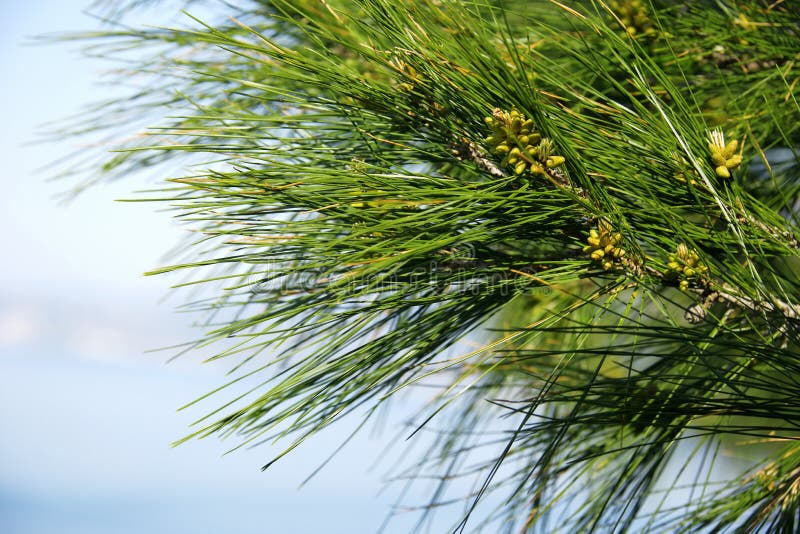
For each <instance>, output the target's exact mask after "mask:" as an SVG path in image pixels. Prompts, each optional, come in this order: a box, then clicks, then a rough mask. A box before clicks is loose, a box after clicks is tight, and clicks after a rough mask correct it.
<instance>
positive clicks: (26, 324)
mask: <svg viewBox="0 0 800 534" xmlns="http://www.w3.org/2000/svg"><path fill="white" fill-rule="evenodd" d="M41 332H42V321H41V317H40V315H39V314H38V313H37V312H36V310H35V309H34V308H31V307H26V306H11V307H8V308H5V309H3V310H0V346H4V347H6V346H17V345H22V344H25V343H29V342H31V341H32V340H34V339H35V338H36V337H37V336H39V335H40V334H41Z"/></svg>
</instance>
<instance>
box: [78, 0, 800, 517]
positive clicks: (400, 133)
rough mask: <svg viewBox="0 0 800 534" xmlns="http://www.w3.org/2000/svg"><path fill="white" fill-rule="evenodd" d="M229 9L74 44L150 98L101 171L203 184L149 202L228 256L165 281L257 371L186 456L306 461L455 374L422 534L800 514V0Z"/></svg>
mask: <svg viewBox="0 0 800 534" xmlns="http://www.w3.org/2000/svg"><path fill="white" fill-rule="evenodd" d="M106 7H110V8H111V9H112V11H113V10H118V9H122V10H124V9H126V8H129V7H131V4H130V3H129V2H128V3H124V2H123V3H117V4H113V5H112V4H106ZM229 9H230V13H229V14H230V15H231V17H230V18H227V19H220V20H213V21H211V20H208V21H207V20H200V19H191V20H189V21H188V23H187V24H186V25H185V26H184V27H181V28H155V29H131V28H127V27H124V26H122V25H121V24H120V25H119V26H116V27H112V28H111V29H109V30H108V31H103V32H98V33H94V34H82V35H77V36H73V37H75V38H79V39H82V40H84V41H87V40H88V46H90V50H91V51H92V52H93V53H96V54H100V55H104V56H106V57H114V58H117V59H125V60H126V61H127V62H128V63H127V64H125V65H124V66H123V67H122V70H121V72H120V76H121V77H123V78H124V79H125V80H127V81H132V82H133V83H137V84H138V85H137V86H138V87H139V89H138V90H137V91H136V94H135V95H132V97H131V98H129V99H121V100H115V101H113V102H108V103H106V104H104V105H102V106H101V107H98V108H97V110H96V112H95V113H94V114H90V115H87V116H86V117H84V119H83V122H82V123H81V126H80V128H78V130H80V131H82V132H90V133H92V134H97V133H98V132H108V133H109V134H120V133H122V134H124V135H125V139H128V140H126V141H122V142H121V143H120V145H119V146H118V151H117V152H115V153H114V154H113V156H112V157H111V158H106V159H102V160H98V159H96V158H95V159H91V158H90V159H89V160H87V164H88V166H89V168H91V169H94V170H95V171H96V173H95V174H93V175H91V177H90V178H87V183H91V182H92V181H93V180H96V179H101V178H104V177H117V176H124V175H127V174H129V173H131V172H133V171H136V170H141V169H143V168H154V169H157V170H158V169H166V168H167V167H165V165H172V167H169V168H170V169H172V170H174V169H177V176H173V177H171V178H168V179H166V182H165V185H164V186H163V187H160V188H159V189H158V191H153V192H151V193H150V195H148V200H149V201H154V202H162V203H166V204H168V205H169V206H170V207H171V208H172V209H173V210H176V216H177V217H178V218H179V219H181V220H183V221H185V223H186V224H187V225H189V227H191V228H192V229H193V230H194V231H195V234H194V235H195V236H197V239H196V241H195V242H193V243H191V245H190V246H187V247H186V249H185V251H184V259H183V260H181V261H180V262H177V263H176V264H174V265H170V266H166V267H164V268H162V269H159V270H157V271H154V273H163V272H167V271H175V270H180V271H183V272H184V273H185V275H186V276H187V279H188V282H187V283H188V284H200V285H203V286H208V289H207V290H206V294H210V295H211V297H208V298H203V299H201V300H198V301H195V302H193V303H192V304H190V305H189V306H188V307H189V308H190V309H191V310H194V311H197V312H200V313H203V312H205V313H207V317H208V320H207V322H206V323H205V326H206V330H207V334H206V335H205V337H204V338H203V339H202V341H200V342H199V343H198V344H202V345H208V344H211V345H212V346H215V347H218V348H217V351H218V352H217V356H215V358H225V359H228V360H229V361H230V362H231V367H232V373H233V375H234V376H233V378H232V380H231V384H235V383H238V382H239V381H242V380H245V379H247V380H253V379H255V380H256V384H257V385H256V386H254V387H253V388H252V390H250V391H249V393H247V394H246V395H244V396H240V397H237V398H235V399H229V398H226V397H225V393H226V391H228V389H226V388H225V387H222V388H220V390H218V391H215V392H213V396H212V395H210V398H204V399H200V400H203V402H204V403H208V402H213V401H214V400H215V399H216V402H217V404H216V405H215V406H216V407H215V408H214V409H213V411H212V412H211V413H209V414H208V416H206V417H204V418H202V419H200V420H199V421H198V422H197V427H196V429H195V431H193V433H192V434H191V435H190V436H188V437H187V438H186V439H191V438H195V437H204V436H209V435H217V436H223V437H230V438H231V439H236V440H238V441H236V444H237V445H236V446H243V445H252V444H255V443H260V442H263V441H267V440H274V439H279V440H280V443H283V444H284V446H285V452H284V454H285V453H288V452H289V451H291V450H292V449H293V448H295V447H296V446H298V445H300V444H301V443H302V442H303V441H305V440H306V439H309V438H313V436H314V435H315V434H316V433H317V432H318V431H319V430H321V429H322V428H324V427H326V426H327V425H329V424H331V423H333V422H335V421H337V420H339V419H341V418H342V417H345V416H347V415H348V414H352V413H354V412H358V413H367V414H368V416H371V415H373V414H375V413H376V410H377V408H378V407H380V406H381V405H383V404H384V403H385V402H387V401H388V400H389V399H391V398H394V396H395V395H397V394H402V393H404V392H405V391H407V390H409V389H412V388H417V387H420V386H425V387H426V388H429V389H427V390H430V388H433V390H434V391H436V394H435V396H434V397H433V398H432V400H431V403H430V405H429V409H428V411H427V412H425V413H423V414H422V415H421V416H420V420H419V421H417V424H418V425H419V427H420V428H422V429H423V430H425V429H426V428H432V429H433V428H435V429H436V432H438V435H439V436H440V437H439V439H438V441H437V448H435V449H434V450H429V451H427V452H426V453H425V454H424V455H423V457H421V458H419V461H418V462H415V463H413V464H412V465H411V466H410V467H409V470H408V472H407V473H404V474H403V475H408V476H410V477H412V478H413V477H414V476H417V477H423V478H424V477H433V478H434V479H437V480H439V484H438V485H437V487H436V491H435V493H434V494H433V495H432V499H431V502H430V506H429V507H427V508H426V509H425V510H424V511H423V513H422V514H421V523H420V527H422V526H423V525H424V523H425V520H426V518H427V513H428V512H430V511H431V510H433V509H435V508H437V507H447V506H450V507H460V510H462V512H460V514H459V517H460V520H459V521H460V522H458V523H457V524H454V525H453V528H454V529H455V530H456V531H462V530H470V531H473V530H481V529H483V530H485V531H487V532H498V531H507V532H520V531H531V532H533V531H546V532H551V531H558V532H588V531H592V530H596V531H603V532H617V531H620V532H621V531H631V530H633V531H652V532H663V531H681V532H683V531H686V532H689V531H691V532H696V531H708V532H716V531H719V530H724V531H738V530H742V531H755V532H792V531H796V530H797V529H800V503H798V491H799V490H800V445H798V444H797V443H795V441H797V440H798V437H800V401H799V400H798V399H800V347H799V346H798V342H800V329H798V327H799V326H800V278H799V277H798V274H797V273H798V272H800V246H798V235H799V234H800V227H798V222H799V220H798V217H799V216H800V212H799V211H798V208H799V206H798V191H800V152H798V147H800V104H798V100H797V98H798V80H800V71H799V70H798V68H797V65H796V63H797V62H798V60H800V53H799V52H800V5H798V3H796V2H790V1H782V0H777V1H773V0H752V1H744V0H742V1H734V0H725V1H723V0H718V1H705V2H688V1H687V2H666V1H664V2H661V1H655V0H653V1H646V0H627V1H626V0H617V1H609V2H603V1H600V0H596V1H585V2H573V1H568V0H564V1H563V2H558V1H555V0H552V1H525V0H509V1H499V0H496V1H495V0H481V1H479V0H475V1H472V0H462V1H452V0H418V1H414V2H398V1H389V0H294V1H284V0H259V1H250V2H248V3H246V5H244V6H241V5H240V6H238V7H236V8H234V7H230V8H229ZM189 11H190V12H191V6H190V9H189ZM145 125H146V126H147V127H148V128H147V129H146V130H145V129H143V130H141V132H143V133H144V135H138V136H135V137H131V134H137V133H140V131H139V130H138V128H139V126H145ZM95 156H97V155H95ZM98 157H101V158H102V157H104V156H98ZM80 172H81V173H82V175H83V176H89V175H87V174H86V173H85V170H81V171H80ZM476 341H477V342H476ZM427 390H426V391H427ZM364 410H366V412H365V411H364ZM754 444H756V445H754ZM746 447H755V450H757V451H758V453H757V454H752V455H750V456H749V457H748V458H749V461H750V463H749V464H748V466H747V468H746V469H744V470H743V471H742V472H741V473H739V472H736V473H729V475H730V476H727V477H719V476H718V473H717V474H715V465H717V464H718V463H720V462H721V461H722V460H723V459H724V457H725V455H726V454H728V452H727V451H729V450H730V449H735V450H742V449H745V448H746ZM487 451H488V452H487ZM280 456H282V454H281V455H279V456H278V458H275V459H274V460H273V461H275V460H278V459H279V458H280ZM675 472H679V473H683V475H681V476H676V475H675ZM459 479H466V480H472V481H474V490H473V491H472V492H471V493H469V494H468V495H464V494H463V493H462V494H454V493H453V492H452V491H450V484H451V482H452V481H454V480H459ZM676 479H677V480H680V481H682V482H681V483H680V484H679V483H678V482H675V480H676ZM681 484H685V486H686V487H684V486H683V485H681ZM687 492H688V495H689V497H688V498H687V497H686V495H687ZM493 498H494V499H495V500H492V499H493ZM496 502H499V503H501V504H500V505H498V506H489V505H488V504H489V503H496ZM473 512H475V513H473Z"/></svg>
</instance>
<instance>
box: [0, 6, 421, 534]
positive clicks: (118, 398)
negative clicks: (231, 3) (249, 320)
mask: <svg viewBox="0 0 800 534" xmlns="http://www.w3.org/2000/svg"><path fill="white" fill-rule="evenodd" d="M86 4H87V2H82V1H80V0H69V1H67V0H28V1H25V2H22V1H19V0H0V6H1V7H2V8H3V9H2V11H3V13H4V14H3V22H4V24H3V32H0V72H2V73H3V78H4V79H3V80H2V81H0V106H2V117H3V125H2V128H0V153H2V155H3V157H2V161H3V167H2V172H1V173H0V180H2V184H3V188H2V196H1V197H0V198H2V200H0V202H2V210H0V225H2V228H3V230H4V231H3V232H2V234H0V245H1V246H2V249H3V251H4V253H3V266H2V269H1V270H0V272H2V274H3V282H2V285H3V289H2V290H0V532H3V533H5V534H38V533H59V534H63V533H72V532H75V533H78V532H80V533H83V534H92V533H104V534H107V533H112V534H113V533H128V532H130V533H134V532H136V533H141V532H148V533H155V534H158V533H160V532H171V533H176V532H177V533H182V532H191V533H206V532H207V533H212V532H214V533H218V532H235V533H251V532H252V533H305V532H325V533H337V532H341V533H345V532H346V533H354V532H374V531H375V529H376V528H377V526H378V525H379V524H380V523H381V522H382V520H383V519H384V517H385V515H386V513H387V512H388V510H389V507H390V505H391V504H392V503H393V502H394V493H393V492H392V491H389V492H383V493H379V492H380V490H381V489H382V488H383V487H384V486H383V482H382V479H383V476H384V475H385V474H386V471H387V469H388V468H389V467H390V465H388V464H390V463H391V462H392V460H388V461H387V460H384V463H382V464H380V465H379V467H377V468H376V469H373V470H370V466H371V465H372V463H373V462H374V461H376V460H377V459H378V458H379V457H380V454H379V453H380V451H381V450H382V448H383V447H384V446H385V445H386V444H387V442H388V441H390V440H391V439H392V438H393V437H394V436H395V432H394V431H389V432H386V433H385V434H384V435H383V436H382V437H380V438H371V437H370V436H369V435H368V434H364V435H363V436H360V437H358V438H356V439H355V440H354V441H353V442H352V444H351V445H350V446H349V447H348V448H347V449H346V450H345V451H344V452H343V453H342V454H341V455H340V456H338V457H337V458H336V459H335V460H334V461H333V462H332V463H331V464H329V465H328V466H327V467H326V468H325V469H324V470H323V471H322V472H321V474H320V475H319V476H317V477H316V478H314V479H313V480H312V481H311V482H309V483H308V484H307V485H306V486H304V487H303V488H302V489H300V490H298V485H299V484H300V483H301V482H302V480H303V479H304V478H305V477H306V476H307V475H308V474H309V473H310V472H311V471H312V470H313V469H314V468H315V467H316V466H317V465H318V464H319V463H320V462H322V461H323V460H324V459H325V458H326V453H327V452H328V451H330V450H331V449H332V448H333V447H334V446H335V445H338V443H339V442H340V441H341V440H342V439H344V438H345V437H346V436H347V435H348V432H349V431H350V430H351V429H352V428H353V426H354V424H355V423H356V421H352V422H348V423H346V424H345V425H340V426H339V427H337V428H335V429H333V430H332V431H330V432H328V433H327V434H324V435H323V436H321V437H320V438H318V439H317V440H315V441H313V442H311V443H310V444H308V445H306V446H304V447H301V448H300V449H299V450H297V451H296V452H295V453H293V454H292V455H290V456H289V457H287V458H286V459H285V460H284V461H282V462H281V463H279V464H277V465H276V466H275V467H274V468H272V469H271V470H270V471H268V472H266V473H262V472H261V471H260V469H259V468H260V466H261V465H263V463H264V462H265V460H267V459H269V458H270V455H271V454H273V453H275V452H276V451H277V450H278V449H277V448H267V447H262V448H258V449H253V450H245V451H240V452H237V453H235V454H231V455H227V456H223V452H225V451H226V450H227V448H228V447H229V445H226V444H225V443H220V442H218V441H215V440H213V439H210V440H205V441H201V442H192V443H189V444H186V445H183V446H181V447H178V448H176V449H173V448H171V447H170V446H169V444H170V442H171V441H173V440H175V439H177V438H180V437H182V435H183V434H184V433H185V431H186V429H187V425H188V423H189V422H190V421H191V420H192V416H195V417H196V416H198V415H201V412H198V411H197V410H195V411H194V412H191V413H189V414H184V413H177V412H176V408H177V407H178V406H180V405H181V404H183V403H185V402H187V401H189V400H192V399H193V398H195V397H197V396H199V395H201V394H202V393H204V392H206V391H208V390H209V389H211V388H213V387H215V386H216V385H218V384H219V383H220V381H221V380H222V379H223V376H222V373H223V372H224V370H225V369H224V368H223V367H219V366H218V367H213V366H208V365H206V366H202V365H200V364H199V363H198V358H187V359H185V360H180V361H178V362H176V363H173V364H169V365H166V364H165V360H166V358H167V355H168V354H167V353H155V354H146V353H145V351H146V350H148V349H153V348H158V347H163V346H168V345H172V344H176V343H180V342H183V341H186V340H189V339H192V338H193V337H194V336H196V335H198V332H195V331H193V330H192V329H191V328H190V327H189V326H188V323H189V320H190V319H189V318H187V316H185V315H180V314H176V313H174V311H173V308H174V306H175V305H176V304H178V303H179V300H177V299H174V298H172V299H167V300H166V302H162V300H163V297H165V295H167V294H168V283H169V281H168V280H166V279H159V278H144V277H143V276H142V273H143V272H144V271H147V270H148V269H151V268H153V267H154V266H157V265H160V264H162V259H163V254H164V253H165V252H167V251H168V250H169V249H170V247H171V246H172V245H174V244H175V243H176V242H177V240H178V239H179V237H180V235H181V234H180V230H179V229H178V228H176V227H175V226H173V225H172V224H171V223H170V221H169V219H168V217H167V216H166V215H165V214H163V213H157V212H156V211H155V209H154V207H153V206H150V205H146V204H130V203H116V202H114V201H113V199H117V198H126V197H130V196H131V194H130V192H131V191H132V190H134V189H137V187H139V186H141V185H142V184H141V183H135V182H133V183H129V182H124V181H123V182H120V183H116V184H113V185H101V186H98V187H96V188H94V189H91V190H89V191H87V192H86V193H84V194H83V195H81V196H80V197H79V198H77V199H76V200H74V201H72V202H71V203H69V204H67V205H62V204H59V203H58V202H57V200H56V198H55V197H56V195H57V194H58V193H60V192H63V191H64V190H65V189H67V188H68V184H67V183H65V182H52V181H51V182H48V181H46V178H47V177H48V176H49V174H48V172H47V171H42V170H37V169H40V167H41V166H42V165H44V164H45V163H47V162H49V161H52V160H53V159H55V158H56V157H58V156H59V155H63V154H65V153H68V152H70V151H73V150H76V149H79V148H80V147H79V146H78V145H76V144H74V142H73V141H71V140H66V141H63V142H59V143H48V144H30V142H31V141H33V140H35V139H36V138H37V132H38V131H40V130H37V125H40V124H42V123H45V122H47V121H51V120H54V119H58V118H62V117H64V116H66V115H70V114H72V113H75V112H76V111H78V110H79V109H80V107H81V106H82V105H85V104H87V103H89V102H92V101H93V100H95V99H97V98H102V97H103V96H104V95H105V92H104V91H105V90H104V89H102V88H99V87H98V86H96V85H95V83H94V82H95V81H96V72H97V70H98V69H99V66H98V65H97V64H95V63H93V62H92V61H88V60H85V59H82V58H81V57H80V54H78V53H77V52H76V50H75V48H76V47H75V46H74V45H63V46H30V45H29V44H27V45H26V44H25V43H29V41H27V40H26V39H27V38H28V37H30V36H33V35H35V34H37V33H42V32H58V31H67V30H81V29H87V28H88V29H91V28H95V27H96V24H95V22H94V21H93V20H92V19H91V18H89V17H87V16H86V15H84V14H82V12H81V10H82V8H84V7H85V6H86ZM151 15H153V13H151ZM163 22H166V21H161V20H154V23H157V24H158V23H163ZM402 416H403V414H398V415H397V420H398V421H399V420H400V418H401V417H402ZM387 462H388V463H387ZM410 500H411V501H414V500H416V501H421V500H424V495H423V494H420V495H416V494H412V495H411V496H410ZM411 520H412V518H411V517H408V516H401V517H400V518H399V519H397V520H396V521H394V522H393V523H392V524H391V527H390V528H389V529H388V530H387V532H406V531H408V529H409V526H410V524H411V523H410V521H411Z"/></svg>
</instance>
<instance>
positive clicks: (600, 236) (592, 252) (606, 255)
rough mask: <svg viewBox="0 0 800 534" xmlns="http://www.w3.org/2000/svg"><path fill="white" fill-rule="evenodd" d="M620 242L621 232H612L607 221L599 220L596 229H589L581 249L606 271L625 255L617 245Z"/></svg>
mask: <svg viewBox="0 0 800 534" xmlns="http://www.w3.org/2000/svg"><path fill="white" fill-rule="evenodd" d="M621 242H622V234H620V233H619V232H614V231H613V230H612V228H611V225H610V224H609V223H608V222H606V221H600V223H598V225H597V229H592V230H590V231H589V237H588V238H587V239H586V246H584V247H583V251H584V252H586V253H588V254H589V257H591V258H592V260H593V261H596V262H598V263H600V265H602V267H603V269H605V270H606V271H608V270H609V269H611V268H612V267H614V264H615V263H618V262H619V261H620V260H621V259H622V258H623V256H625V249H623V248H622V247H619V246H618V245H619V244H620V243H621Z"/></svg>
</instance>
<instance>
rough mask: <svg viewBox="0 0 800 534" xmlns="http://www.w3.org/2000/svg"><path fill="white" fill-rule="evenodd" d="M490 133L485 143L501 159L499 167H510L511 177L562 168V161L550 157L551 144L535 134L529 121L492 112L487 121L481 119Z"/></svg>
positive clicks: (519, 115) (517, 114)
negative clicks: (490, 130)
mask: <svg viewBox="0 0 800 534" xmlns="http://www.w3.org/2000/svg"><path fill="white" fill-rule="evenodd" d="M485 121H486V124H487V126H489V127H490V128H491V129H492V133H491V135H489V137H487V138H486V140H485V142H486V144H488V145H489V146H490V147H491V151H492V153H494V154H497V155H498V156H502V158H503V159H502V161H501V162H500V166H501V167H510V168H512V169H513V170H514V174H517V175H520V174H522V173H524V172H526V171H527V172H530V173H531V174H544V173H545V172H546V170H547V169H552V168H555V167H558V166H559V165H562V164H563V163H564V158H563V157H562V156H555V155H553V153H552V152H553V144H552V142H551V141H550V140H549V139H547V138H543V137H542V135H541V134H540V133H539V132H537V131H536V128H535V126H534V125H533V121H532V120H531V119H527V118H526V117H525V115H523V114H522V113H520V112H519V111H517V110H516V109H512V110H511V111H503V110H502V109H500V108H495V110H494V111H493V112H492V116H491V117H486V119H485Z"/></svg>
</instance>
